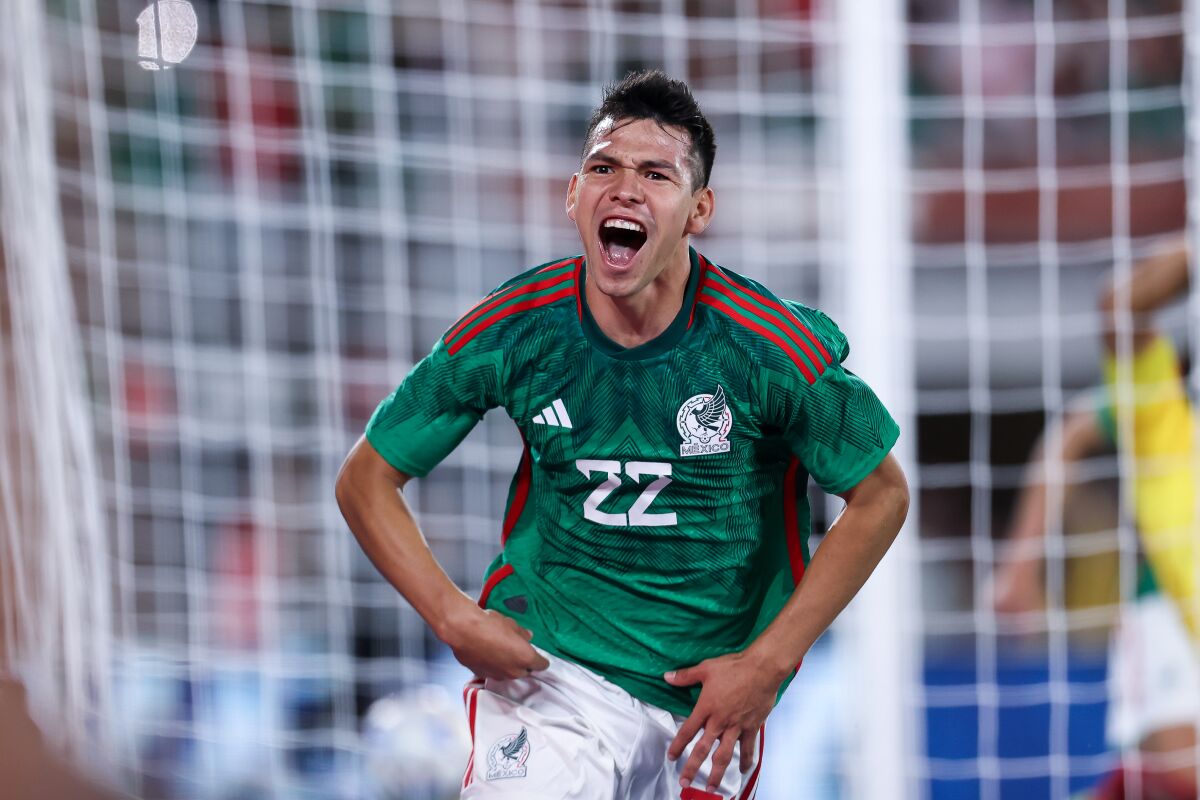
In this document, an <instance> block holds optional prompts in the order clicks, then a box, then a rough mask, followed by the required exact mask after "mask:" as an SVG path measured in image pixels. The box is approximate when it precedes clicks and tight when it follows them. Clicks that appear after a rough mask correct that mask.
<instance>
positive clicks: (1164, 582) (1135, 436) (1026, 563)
mask: <svg viewBox="0 0 1200 800" xmlns="http://www.w3.org/2000/svg"><path fill="white" fill-rule="evenodd" d="M1187 285H1188V269H1187V251H1186V248H1185V246H1184V244H1183V242H1178V243H1176V244H1174V245H1173V246H1172V247H1170V248H1169V249H1168V250H1166V251H1165V252H1163V253H1161V254H1159V255H1157V256H1155V257H1152V258H1149V259H1146V260H1145V261H1144V262H1141V263H1139V264H1138V265H1136V267H1135V268H1134V270H1133V272H1132V275H1131V277H1130V280H1129V283H1128V285H1127V286H1125V287H1124V288H1123V289H1121V290H1118V288H1117V286H1116V285H1113V286H1110V287H1109V288H1108V289H1107V290H1106V291H1105V293H1104V294H1103V296H1102V298H1101V312H1102V315H1103V317H1104V323H1105V325H1104V328H1105V332H1104V346H1105V353H1106V356H1105V377H1106V389H1105V394H1104V397H1103V398H1102V400H1101V402H1100V403H1098V404H1084V405H1081V406H1080V407H1077V408H1075V409H1072V410H1071V411H1070V412H1069V413H1068V414H1067V415H1066V417H1065V418H1064V419H1063V420H1062V422H1061V423H1059V429H1058V431H1057V432H1056V434H1055V435H1054V436H1047V437H1043V442H1042V443H1040V444H1039V446H1038V448H1037V450H1036V452H1035V454H1034V456H1033V458H1032V459H1031V468H1030V470H1029V472H1028V474H1027V477H1026V482H1025V485H1024V486H1023V487H1022V491H1021V495H1020V497H1019V500H1018V503H1017V510H1016V513H1015V515H1014V519H1013V523H1012V525H1011V526H1010V538H1011V539H1012V547H1011V549H1010V552H1009V554H1008V556H1007V558H1006V559H1005V560H1004V561H1003V562H1002V564H1001V567H1000V569H999V570H998V571H997V575H996V581H995V588H996V597H995V603H996V607H997V610H998V611H1000V612H1002V613H1021V612H1028V611H1034V610H1036V609H1037V608H1039V607H1040V606H1041V600H1042V595H1043V590H1042V575H1041V570H1040V568H1041V552H1042V547H1041V540H1042V537H1044V536H1045V534H1046V524H1045V514H1046V493H1047V482H1046V476H1045V466H1044V462H1045V461H1047V460H1048V459H1046V457H1045V454H1044V451H1045V448H1046V445H1047V442H1049V441H1054V442H1056V443H1057V447H1056V451H1055V452H1056V454H1057V459H1056V460H1057V461H1058V462H1059V463H1061V464H1062V466H1063V472H1064V475H1063V478H1064V494H1065V493H1066V491H1065V490H1067V489H1069V487H1070V485H1071V481H1070V476H1069V474H1070V472H1071V471H1072V470H1073V468H1074V467H1075V465H1076V464H1077V463H1078V462H1079V461H1081V460H1082V459H1084V458H1087V457H1089V456H1093V455H1096V454H1099V453H1102V452H1105V451H1108V452H1111V450H1112V447H1113V446H1114V445H1116V444H1118V443H1119V442H1120V441H1121V439H1120V435H1119V434H1120V433H1123V432H1124V433H1127V434H1131V435H1132V442H1133V444H1132V447H1131V448H1130V449H1131V450H1132V455H1133V456H1134V459H1133V467H1134V469H1133V473H1132V475H1130V476H1128V477H1129V478H1130V481H1131V489H1132V492H1131V496H1132V498H1133V516H1134V519H1135V521H1136V522H1137V527H1138V533H1139V537H1140V539H1141V541H1142V544H1143V548H1142V549H1143V551H1144V554H1145V561H1144V562H1143V563H1142V564H1141V565H1140V575H1139V581H1138V587H1137V597H1136V599H1135V601H1134V603H1132V604H1131V605H1130V606H1129V607H1128V608H1126V609H1125V610H1124V611H1123V613H1122V616H1121V619H1120V621H1119V624H1118V626H1117V629H1116V630H1115V631H1114V635H1113V639H1112V643H1111V647H1110V653H1109V694H1110V703H1109V710H1108V738H1109V741H1110V743H1111V744H1112V746H1114V747H1116V748H1118V749H1120V750H1122V751H1124V752H1126V753H1128V752H1130V751H1132V750H1136V751H1137V753H1138V757H1137V759H1136V763H1138V764H1139V765H1140V766H1138V767H1136V768H1135V767H1134V760H1133V759H1130V758H1129V757H1128V756H1126V757H1125V759H1124V762H1125V763H1123V765H1122V766H1120V767H1118V769H1116V770H1114V771H1113V772H1112V773H1111V774H1110V775H1109V776H1108V777H1107V778H1106V779H1105V780H1104V781H1102V782H1101V784H1100V785H1099V786H1098V787H1097V788H1096V789H1095V790H1094V791H1093V792H1092V793H1091V794H1090V795H1089V796H1090V797H1092V798H1094V800H1117V799H1118V798H1123V797H1125V796H1126V788H1127V787H1138V788H1139V789H1140V796H1143V797H1148V798H1149V797H1153V798H1163V800H1177V799H1182V798H1189V800H1194V798H1195V797H1196V792H1197V790H1196V761H1195V755H1196V753H1195V748H1196V723H1197V720H1198V719H1200V666H1198V664H1197V659H1196V650H1195V645H1196V642H1195V640H1194V637H1195V627H1194V623H1195V615H1194V605H1193V604H1194V603H1195V598H1196V592H1195V583H1194V579H1195V574H1196V572H1195V570H1196V561H1195V546H1196V527H1195V522H1194V514H1195V509H1194V503H1195V483H1194V475H1195V464H1194V461H1193V459H1194V458H1195V440H1194V438H1193V431H1194V426H1195V422H1194V412H1193V411H1192V409H1191V407H1190V403H1189V401H1188V398H1187V394H1186V392H1185V389H1184V385H1183V370H1182V368H1181V366H1180V362H1179V358H1178V356H1177V354H1176V352H1175V348H1174V346H1173V344H1172V343H1171V340H1170V339H1169V338H1167V337H1166V336H1165V335H1163V334H1162V333H1161V332H1159V331H1156V330H1155V329H1154V328H1153V326H1152V325H1151V324H1150V323H1151V320H1150V319H1149V317H1148V315H1150V314H1152V312H1154V311H1156V310H1158V309H1160V308H1162V307H1163V306H1164V305H1166V304H1167V303H1169V302H1170V301H1172V300H1173V299H1176V298H1178V297H1179V296H1180V295H1182V294H1183V293H1184V291H1185V290H1186V288H1187ZM1122 317H1125V319H1126V320H1127V321H1129V322H1131V323H1132V326H1131V329H1130V330H1129V333H1128V334H1127V335H1128V337H1129V338H1128V339H1127V341H1126V345H1127V350H1126V349H1125V348H1123V347H1122V346H1121V344H1120V341H1119V340H1120V338H1121V336H1120V334H1119V331H1121V330H1122V328H1121V325H1122ZM1126 375H1127V376H1128V378H1126ZM1126 380H1130V381H1131V383H1130V384H1125V383H1124V382H1125V381H1126ZM1126 409H1128V411H1126ZM1126 416H1127V417H1128V419H1127V420H1126V419H1125V417H1126ZM1123 426H1127V428H1125V429H1124V430H1123ZM1122 446H1123V445H1122ZM1185 621H1190V622H1191V623H1192V637H1191V638H1189V633H1188V625H1187V624H1185ZM1132 773H1136V775H1134V774H1132Z"/></svg>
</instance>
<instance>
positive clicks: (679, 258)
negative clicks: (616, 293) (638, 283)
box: [584, 238, 692, 349]
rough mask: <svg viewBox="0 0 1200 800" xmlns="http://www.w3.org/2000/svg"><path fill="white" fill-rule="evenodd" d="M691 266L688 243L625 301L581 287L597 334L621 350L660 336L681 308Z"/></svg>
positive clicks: (590, 283)
mask: <svg viewBox="0 0 1200 800" xmlns="http://www.w3.org/2000/svg"><path fill="white" fill-rule="evenodd" d="M691 269H692V262H691V257H690V254H689V251H688V240H687V239H686V238H685V239H684V240H683V243H682V244H681V245H680V246H679V247H678V248H676V251H675V252H674V253H672V254H671V260H670V263H669V264H668V265H667V266H666V268H665V269H663V271H662V272H660V273H659V274H658V276H657V277H656V278H655V279H654V280H652V281H650V283H648V284H646V285H645V286H644V287H642V288H641V289H639V290H637V291H636V292H634V293H633V294H631V295H628V296H626V297H611V296H609V295H607V294H605V293H604V292H602V291H600V289H599V288H598V287H597V286H596V282H595V281H588V282H587V283H586V284H585V285H584V293H585V297H586V298H587V304H588V310H589V311H590V312H591V314H592V319H594V320H595V321H596V325H597V326H598V327H599V328H600V330H601V331H602V332H603V333H604V335H605V336H607V337H608V338H609V339H610V340H612V341H613V342H615V343H617V344H619V345H620V346H621V347H624V348H627V349H628V348H631V347H637V346H638V345H641V344H645V343H646V342H649V341H651V340H653V339H655V338H656V337H658V336H659V335H661V334H662V332H663V331H665V330H666V329H667V328H668V327H670V325H671V323H672V322H673V321H674V320H675V317H676V316H677V315H678V314H679V309H681V308H682V307H683V295H684V293H685V292H686V290H687V282H688V276H689V275H690V274H691Z"/></svg>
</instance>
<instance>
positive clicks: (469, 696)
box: [462, 678, 483, 789]
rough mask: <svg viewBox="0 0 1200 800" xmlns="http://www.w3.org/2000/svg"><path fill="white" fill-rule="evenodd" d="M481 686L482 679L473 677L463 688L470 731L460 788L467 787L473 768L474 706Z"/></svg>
mask: <svg viewBox="0 0 1200 800" xmlns="http://www.w3.org/2000/svg"><path fill="white" fill-rule="evenodd" d="M482 688H483V680H482V679H480V678H474V679H472V680H470V681H468V682H467V685H466V687H465V688H464V689H463V703H464V704H465V705H466V706H467V725H468V726H469V728H470V731H471V757H470V758H468V759H467V770H466V772H464V773H463V784H462V788H464V789H465V788H467V785H468V784H469V783H470V782H471V778H472V777H474V776H473V772H474V770H475V706H476V702H477V698H478V696H479V690H480V689H482Z"/></svg>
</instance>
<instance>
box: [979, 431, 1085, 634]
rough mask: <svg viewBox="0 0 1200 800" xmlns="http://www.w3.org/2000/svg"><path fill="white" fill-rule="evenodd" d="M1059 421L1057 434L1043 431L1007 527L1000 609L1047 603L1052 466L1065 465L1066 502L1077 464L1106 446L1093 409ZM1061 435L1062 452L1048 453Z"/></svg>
mask: <svg viewBox="0 0 1200 800" xmlns="http://www.w3.org/2000/svg"><path fill="white" fill-rule="evenodd" d="M1058 425H1059V426H1060V432H1059V433H1058V435H1055V433H1053V432H1052V429H1051V430H1048V431H1047V432H1045V433H1043V434H1042V437H1041V438H1040V439H1039V440H1038V443H1037V445H1036V446H1035V447H1034V450H1033V455H1031V456H1030V458H1029V465H1028V466H1027V467H1026V469H1025V477H1024V480H1023V483H1022V485H1021V491H1020V494H1019V495H1018V496H1017V502H1016V510H1015V511H1014V512H1013V519H1012V523H1011V524H1010V525H1009V527H1008V541H1009V547H1008V549H1007V551H1006V553H1005V555H1004V557H1003V560H1002V561H1001V565H1000V568H999V569H998V570H997V571H996V574H995V577H994V584H993V603H994V604H995V607H996V610H997V611H999V612H1001V613H1009V614H1014V613H1021V612H1025V611H1034V610H1036V609H1038V608H1041V607H1042V604H1043V600H1044V597H1043V595H1044V594H1045V587H1044V585H1043V582H1042V553H1043V547H1042V543H1043V540H1044V539H1045V536H1046V501H1047V496H1048V491H1049V484H1048V481H1047V475H1048V473H1049V469H1048V467H1049V465H1050V464H1052V463H1060V464H1062V474H1061V476H1060V477H1061V482H1060V483H1058V484H1056V485H1055V489H1057V490H1058V491H1060V492H1061V493H1062V499H1063V501H1064V502H1065V500H1066V498H1067V496H1068V495H1069V493H1070V491H1071V489H1072V488H1073V487H1074V485H1075V483H1074V481H1073V480H1072V478H1071V472H1072V468H1073V467H1074V465H1075V464H1076V463H1078V462H1079V461H1081V460H1082V459H1084V458H1087V457H1088V456H1090V455H1093V454H1095V453H1098V452H1100V451H1101V450H1102V449H1103V448H1104V446H1105V436H1104V432H1103V431H1102V430H1101V429H1100V425H1099V422H1098V421H1097V419H1096V414H1095V412H1094V411H1093V410H1091V409H1090V408H1088V409H1083V408H1081V409H1075V410H1072V411H1070V412H1068V413H1067V415H1066V416H1065V417H1064V418H1063V419H1062V421H1061V422H1060V423H1058ZM1056 439H1057V445H1058V446H1057V453H1056V454H1048V453H1047V452H1046V447H1047V445H1048V443H1050V442H1054V441H1055V440H1056Z"/></svg>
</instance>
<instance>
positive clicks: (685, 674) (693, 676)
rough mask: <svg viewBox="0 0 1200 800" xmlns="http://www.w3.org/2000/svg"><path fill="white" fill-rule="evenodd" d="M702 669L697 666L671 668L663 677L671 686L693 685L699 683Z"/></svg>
mask: <svg viewBox="0 0 1200 800" xmlns="http://www.w3.org/2000/svg"><path fill="white" fill-rule="evenodd" d="M701 672H702V669H701V668H700V667H699V666H695V667H687V668H685V669H676V670H671V671H670V672H668V673H665V674H664V675H663V679H664V680H666V682H667V683H669V684H671V685H672V686H694V685H695V684H697V683H700V682H701V681H702V680H703V679H702V678H701Z"/></svg>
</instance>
